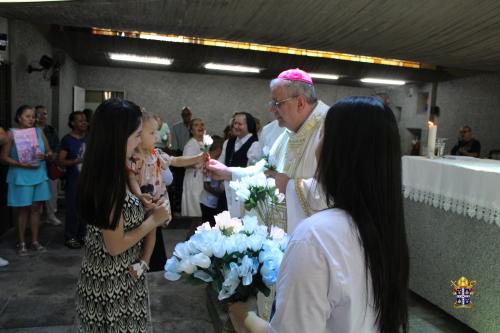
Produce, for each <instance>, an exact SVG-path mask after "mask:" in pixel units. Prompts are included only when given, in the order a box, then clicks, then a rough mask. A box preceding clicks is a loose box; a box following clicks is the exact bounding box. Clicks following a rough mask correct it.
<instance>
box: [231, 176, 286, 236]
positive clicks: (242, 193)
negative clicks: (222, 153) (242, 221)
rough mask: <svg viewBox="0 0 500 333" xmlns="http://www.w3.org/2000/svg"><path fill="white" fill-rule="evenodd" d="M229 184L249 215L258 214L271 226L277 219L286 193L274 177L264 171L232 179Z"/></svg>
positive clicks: (261, 219)
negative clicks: (279, 188) (276, 216)
mask: <svg viewBox="0 0 500 333" xmlns="http://www.w3.org/2000/svg"><path fill="white" fill-rule="evenodd" d="M229 186H230V187H231V188H232V189H233V190H234V191H235V193H236V196H237V198H238V200H241V201H243V203H244V205H245V210H246V211H248V214H249V215H256V216H257V217H258V218H259V220H260V222H261V223H262V224H264V225H266V226H267V227H271V225H273V224H274V222H277V221H275V220H276V219H275V213H276V208H277V205H278V204H279V203H281V202H282V201H283V200H284V198H285V195H284V194H283V193H280V192H279V190H278V189H277V188H276V183H275V181H274V179H273V178H267V177H266V176H265V175H264V173H259V174H256V175H254V176H249V177H243V178H241V179H240V180H236V181H231V182H230V183H229Z"/></svg>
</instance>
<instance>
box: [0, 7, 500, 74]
mask: <svg viewBox="0 0 500 333" xmlns="http://www.w3.org/2000/svg"><path fill="white" fill-rule="evenodd" d="M0 16H3V17H7V18H10V19H21V20H26V21H30V22H33V23H37V24H52V25H58V26H63V27H82V28H88V27H100V28H110V29H117V30H127V31H145V32H158V33H168V34H178V35H185V36H194V37H206V38H220V39H228V40H234V41H243V42H256V43H262V44H274V45H283V46H291V47H299V48H308V49H317V50H325V51H337V52H345V53H353V54H360V55H371V56H379V57H387V58H397V59H403V60H412V61H419V62H423V63H427V64H432V65H437V66H440V69H438V70H437V71H434V73H427V71H411V70H410V71H406V70H405V71H402V70H400V69H397V68H390V69H384V68H387V67H390V66H376V65H375V66H374V65H366V64H356V63H353V64H355V65H352V64H350V63H349V62H343V61H331V60H324V59H319V60H318V59H313V60H300V61H305V62H306V65H307V64H309V66H310V67H313V68H314V69H317V70H321V69H331V68H333V69H338V70H340V71H342V70H344V71H345V72H346V73H350V74H349V75H353V76H359V75H362V74H366V72H370V71H375V72H376V71H377V70H376V69H375V68H378V70H379V71H382V72H391V73H398V72H401V73H402V72H405V73H407V77H412V78H413V80H415V81H418V80H422V81H424V80H433V79H446V78H450V77H451V76H453V75H454V74H456V73H460V72H457V71H456V70H453V71H452V70H450V68H456V69H464V70H472V71H495V72H497V71H500V1H498V0H484V1H480V0H477V1H467V0H450V1H436V0H419V1H414V0H386V1H380V0H377V1H373V0H355V1H354V0H352V1H350V0H345V1H338V0H331V1H304V0H302V1H299V0H275V1H269V0H251V1H249V0H166V1H158V0H143V1H129V0H121V1H119V0H108V1H102V0H87V1H70V2H60V3H29V4H2V5H0ZM52 38H53V40H54V41H55V43H56V44H58V45H59V46H60V47H62V48H64V49H67V50H68V52H70V54H71V55H74V56H75V57H76V58H77V59H76V60H77V61H78V62H83V63H90V64H92V63H94V64H97V65H103V64H105V62H106V60H105V59H104V58H103V51H109V50H110V49H116V48H123V49H125V48H126V47H130V46H131V45H133V46H134V47H135V48H136V49H141V48H142V49H144V50H147V51H149V52H150V53H159V54H164V53H165V52H167V51H166V50H167V49H168V50H169V51H168V52H171V53H173V54H177V55H181V54H185V53H183V52H187V51H191V53H193V52H194V53H196V54H204V55H203V56H200V55H197V56H189V57H188V60H187V61H186V63H184V65H183V66H184V67H182V66H181V67H179V68H178V70H189V68H191V70H195V69H193V68H194V67H193V66H195V65H194V62H195V61H198V60H202V59H201V58H204V59H205V58H215V57H216V56H217V55H219V56H220V55H223V56H225V57H229V58H231V57H238V58H239V59H243V62H244V63H248V64H250V63H251V62H252V60H255V59H257V60H258V61H263V62H266V63H267V64H269V63H271V64H275V65H271V66H269V67H267V66H266V68H269V70H270V71H272V70H274V67H280V68H283V67H284V66H283V64H288V63H290V64H295V63H297V62H300V61H299V60H298V59H297V58H299V57H291V56H288V57H287V56H278V55H266V56H260V55H258V54H257V52H249V51H238V50H215V51H214V50H213V49H214V48H210V47H208V48H207V47H200V46H192V45H191V46H190V45H172V43H161V42H152V41H142V40H141V41H139V42H138V41H130V40H128V41H125V40H126V39H121V41H118V39H120V38H114V40H112V39H111V38H110V37H107V38H105V37H96V36H89V34H88V33H85V30H80V31H74V30H73V31H71V29H62V31H61V30H59V33H58V34H54V33H53V34H52ZM160 44H161V45H160ZM165 44H168V45H170V46H169V47H167V46H165ZM110 45H111V46H110ZM211 49H212V50H211ZM85 50H87V51H85ZM168 52H167V53H168ZM197 57H198V58H200V59H197ZM264 58H265V59H264ZM300 58H302V57H300ZM190 66H191V67H190ZM329 66H331V67H329ZM195 67H196V66H195ZM354 67H355V68H354ZM417 72H421V74H416V73H417ZM422 73H423V74H422ZM426 73H427V74H426ZM453 73H454V74H453ZM419 75H420V76H419Z"/></svg>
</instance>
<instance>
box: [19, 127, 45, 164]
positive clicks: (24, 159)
mask: <svg viewBox="0 0 500 333" xmlns="http://www.w3.org/2000/svg"><path fill="white" fill-rule="evenodd" d="M13 135H14V142H15V144H16V149H17V156H18V158H19V162H21V163H38V162H39V161H38V159H37V158H36V154H37V153H40V144H39V142H38V136H37V135H36V128H34V127H31V128H26V129H17V130H14V131H13Z"/></svg>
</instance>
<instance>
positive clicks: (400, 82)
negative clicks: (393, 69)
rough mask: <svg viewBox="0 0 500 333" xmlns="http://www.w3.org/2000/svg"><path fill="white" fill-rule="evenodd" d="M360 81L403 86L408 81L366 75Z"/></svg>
mask: <svg viewBox="0 0 500 333" xmlns="http://www.w3.org/2000/svg"><path fill="white" fill-rule="evenodd" d="M360 81H361V82H364V83H378V84H393V85H396V86H402V85H404V84H405V83H406V82H405V81H400V80H387V79H375V78H371V77H365V78H364V79H361V80H360Z"/></svg>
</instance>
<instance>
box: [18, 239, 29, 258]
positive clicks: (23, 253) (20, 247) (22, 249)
mask: <svg viewBox="0 0 500 333" xmlns="http://www.w3.org/2000/svg"><path fill="white" fill-rule="evenodd" d="M17 255H19V256H21V257H25V256H27V255H28V249H27V248H26V243H24V242H21V243H19V244H17Z"/></svg>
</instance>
